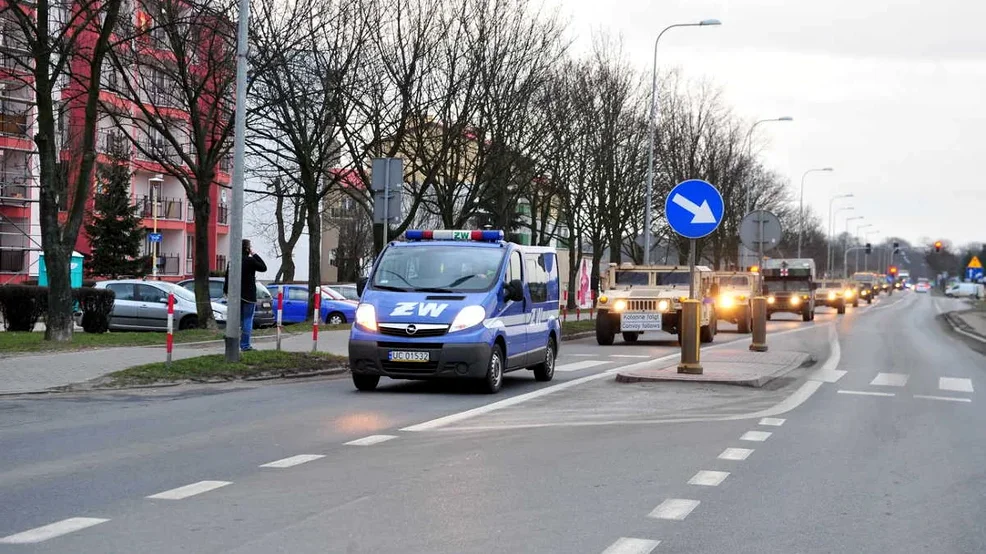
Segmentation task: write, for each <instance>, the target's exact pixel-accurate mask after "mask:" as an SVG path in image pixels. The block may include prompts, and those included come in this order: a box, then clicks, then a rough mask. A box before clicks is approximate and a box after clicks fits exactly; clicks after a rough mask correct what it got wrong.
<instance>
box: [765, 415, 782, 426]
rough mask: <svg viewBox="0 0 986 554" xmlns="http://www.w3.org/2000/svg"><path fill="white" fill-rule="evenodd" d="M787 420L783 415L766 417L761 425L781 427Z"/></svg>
mask: <svg viewBox="0 0 986 554" xmlns="http://www.w3.org/2000/svg"><path fill="white" fill-rule="evenodd" d="M785 421H787V420H786V419H784V418H782V417H765V418H763V419H761V420H760V425H768V426H770V427H780V426H781V425H784V422H785Z"/></svg>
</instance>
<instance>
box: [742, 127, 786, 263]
mask: <svg viewBox="0 0 986 554" xmlns="http://www.w3.org/2000/svg"><path fill="white" fill-rule="evenodd" d="M774 121H794V118H793V117H791V116H789V115H782V116H781V117H772V118H769V119H761V120H759V121H755V122H754V123H753V125H751V126H750V130H749V131H748V132H747V133H746V157H747V159H749V160H750V169H751V170H752V169H753V131H754V130H755V129H756V128H757V125H760V124H761V123H771V122H774ZM751 177H752V171H751ZM752 193H753V182H752V178H751V181H750V183H748V184H747V187H746V210H745V211H744V212H743V215H746V214H749V213H750V209H751V207H752V202H751V198H752V196H751V195H752ZM744 261H745V256H744V252H743V245H742V244H740V245H739V250H738V252H737V254H736V263H737V264H738V265H739V266H740V267H741V268H742V267H746V266H747V265H749V264H746V263H744Z"/></svg>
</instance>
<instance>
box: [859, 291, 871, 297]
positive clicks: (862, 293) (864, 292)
mask: <svg viewBox="0 0 986 554" xmlns="http://www.w3.org/2000/svg"><path fill="white" fill-rule="evenodd" d="M869 293H870V291H868V290H866V289H863V292H861V293H859V294H861V295H863V296H866V295H867V294H869Z"/></svg>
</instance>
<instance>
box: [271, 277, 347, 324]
mask: <svg viewBox="0 0 986 554" xmlns="http://www.w3.org/2000/svg"><path fill="white" fill-rule="evenodd" d="M279 287H280V288H283V289H284V313H283V314H282V315H281V320H282V321H283V322H284V323H301V322H303V321H305V314H306V312H307V310H308V286H307V285H277V284H272V285H270V288H271V290H273V291H277V289H278V288H279ZM356 305H357V302H354V301H352V300H346V298H345V297H343V296H342V295H341V294H339V293H338V292H335V291H334V290H332V289H331V288H328V287H325V288H322V300H321V309H320V310H319V317H320V319H319V321H322V322H325V323H328V324H330V325H341V324H343V323H349V322H351V321H353V318H355V317H356Z"/></svg>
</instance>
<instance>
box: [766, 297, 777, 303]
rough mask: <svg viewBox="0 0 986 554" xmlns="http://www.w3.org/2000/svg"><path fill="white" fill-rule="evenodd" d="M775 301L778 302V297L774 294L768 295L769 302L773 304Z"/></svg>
mask: <svg viewBox="0 0 986 554" xmlns="http://www.w3.org/2000/svg"><path fill="white" fill-rule="evenodd" d="M774 302H777V299H776V298H774V297H773V296H768V297H767V303H768V304H773V303H774Z"/></svg>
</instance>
